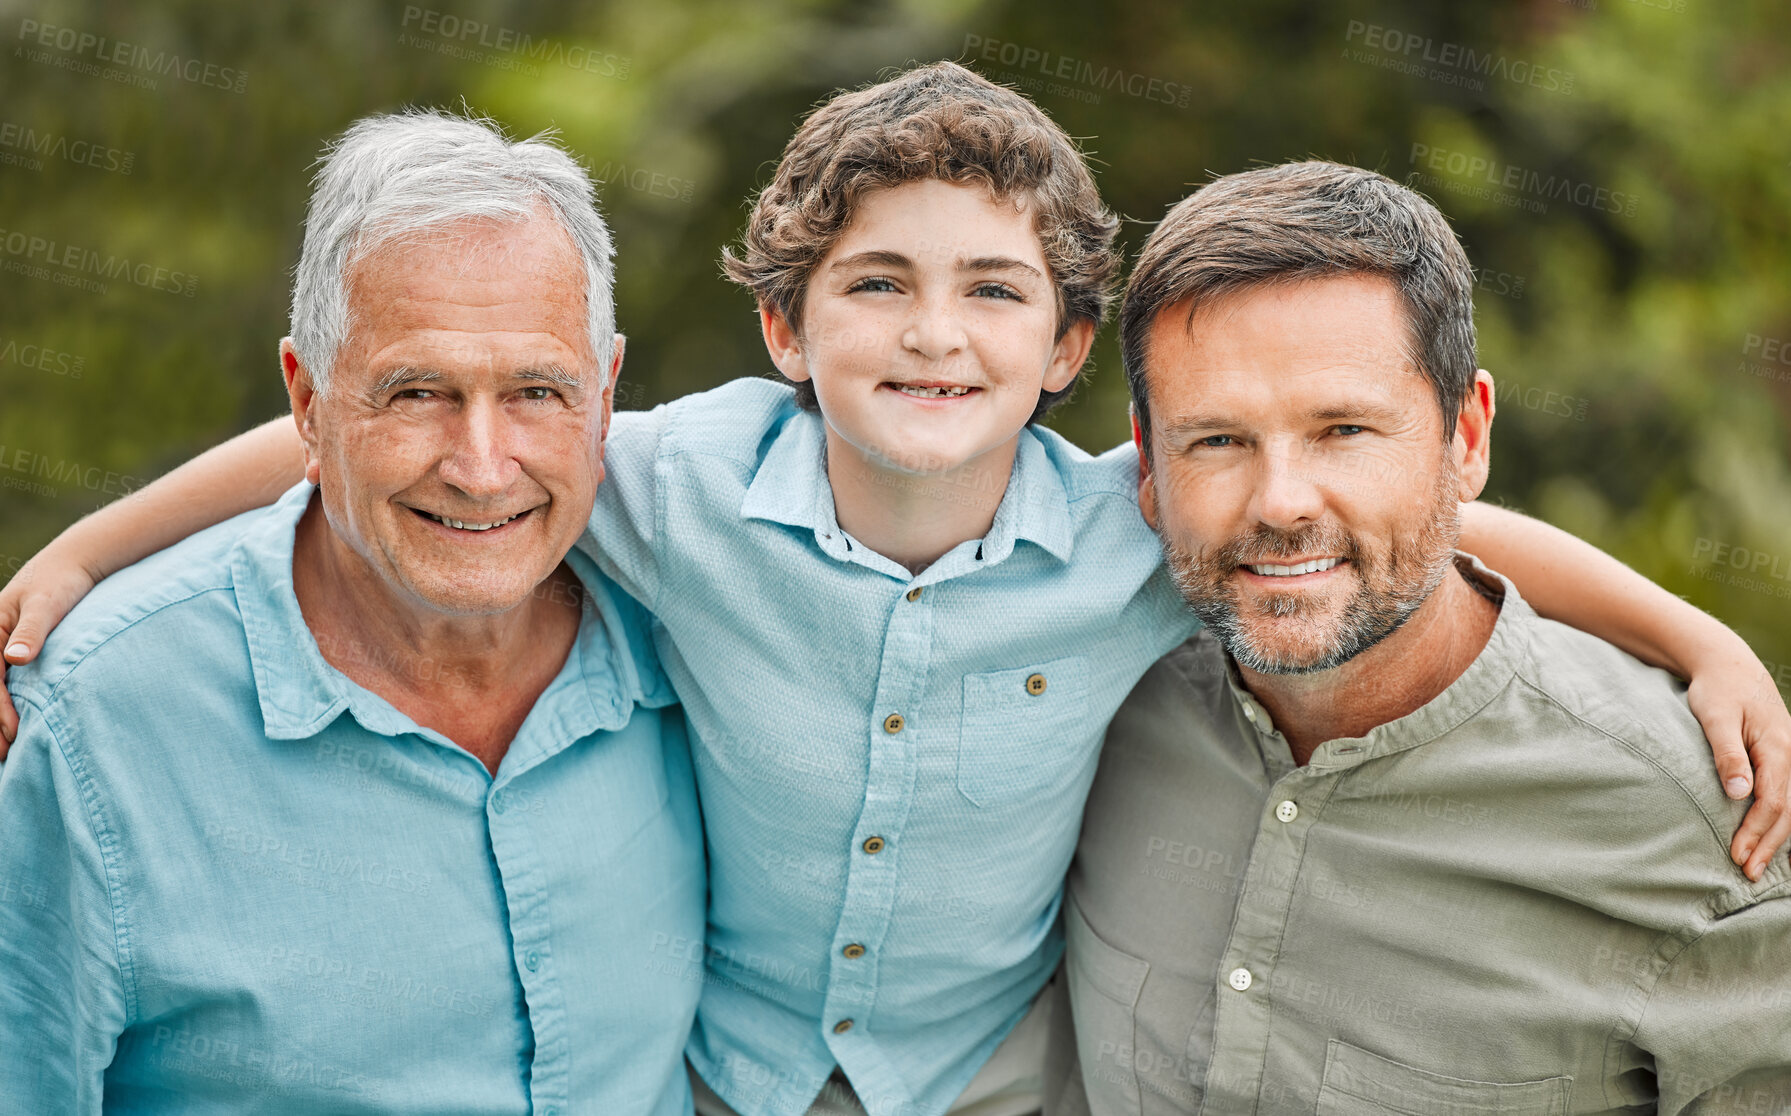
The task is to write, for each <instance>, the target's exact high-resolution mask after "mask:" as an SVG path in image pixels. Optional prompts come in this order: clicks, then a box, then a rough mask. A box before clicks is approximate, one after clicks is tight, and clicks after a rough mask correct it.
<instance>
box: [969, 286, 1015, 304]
mask: <svg viewBox="0 0 1791 1116" xmlns="http://www.w3.org/2000/svg"><path fill="white" fill-rule="evenodd" d="M976 293H977V294H978V295H979V296H982V295H989V296H993V297H995V298H1011V299H1013V300H1014V301H1015V302H1025V301H1026V299H1025V298H1024V297H1023V296H1022V295H1021V294H1020V292H1019V291H1016V290H1014V289H1013V288H1012V287H1010V286H1008V285H1007V284H1005V283H981V284H978V286H977V288H976Z"/></svg>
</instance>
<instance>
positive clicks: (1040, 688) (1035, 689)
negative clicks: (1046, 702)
mask: <svg viewBox="0 0 1791 1116" xmlns="http://www.w3.org/2000/svg"><path fill="white" fill-rule="evenodd" d="M1026 692H1027V693H1029V694H1031V695H1032V696H1033V697H1038V696H1039V695H1040V694H1042V693H1044V692H1045V676H1044V675H1042V674H1035V675H1033V676H1032V677H1031V678H1028V679H1027V680H1026Z"/></svg>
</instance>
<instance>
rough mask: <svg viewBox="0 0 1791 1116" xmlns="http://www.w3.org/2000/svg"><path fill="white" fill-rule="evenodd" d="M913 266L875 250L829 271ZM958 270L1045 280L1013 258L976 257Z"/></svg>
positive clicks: (963, 262) (842, 260)
mask: <svg viewBox="0 0 1791 1116" xmlns="http://www.w3.org/2000/svg"><path fill="white" fill-rule="evenodd" d="M913 266H914V261H913V260H911V259H909V258H908V257H907V256H904V255H902V254H901V253H900V252H892V251H890V250H888V249H887V248H873V249H871V250H869V251H865V252H854V253H853V254H852V255H850V256H842V257H841V258H839V259H837V260H835V261H833V262H832V263H831V264H829V265H828V266H827V270H829V271H835V270H844V269H847V268H854V267H894V268H911V267H913ZM958 270H959V271H965V272H989V271H1023V272H1026V273H1027V274H1029V275H1032V276H1035V277H1037V278H1040V279H1043V278H1044V273H1043V272H1041V271H1040V270H1039V269H1038V268H1036V267H1033V266H1032V265H1031V264H1029V263H1027V262H1026V261H1025V260H1021V259H1015V258H1014V257H1013V256H976V257H974V258H972V259H968V260H961V261H959V263H958Z"/></svg>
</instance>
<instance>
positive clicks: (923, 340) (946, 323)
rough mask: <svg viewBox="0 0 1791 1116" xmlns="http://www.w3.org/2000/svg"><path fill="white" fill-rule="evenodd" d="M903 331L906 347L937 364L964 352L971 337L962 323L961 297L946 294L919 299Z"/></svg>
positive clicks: (903, 340)
mask: <svg viewBox="0 0 1791 1116" xmlns="http://www.w3.org/2000/svg"><path fill="white" fill-rule="evenodd" d="M912 305H913V310H912V312H911V314H910V316H909V318H908V324H907V328H906V329H904V330H903V331H902V347H903V348H904V349H907V350H908V351H910V352H913V353H917V354H919V355H920V356H921V357H923V358H925V359H926V360H928V361H931V362H934V363H937V362H939V361H942V360H945V359H946V358H947V357H950V356H953V355H955V354H957V353H961V352H963V351H964V348H965V347H966V346H967V345H968V344H969V341H970V339H969V336H968V335H967V334H966V333H965V332H964V326H963V323H962V322H960V321H959V320H958V315H957V298H956V296H955V295H954V294H951V293H945V294H937V295H930V296H927V297H923V298H916V299H915V300H914V302H913V304H912Z"/></svg>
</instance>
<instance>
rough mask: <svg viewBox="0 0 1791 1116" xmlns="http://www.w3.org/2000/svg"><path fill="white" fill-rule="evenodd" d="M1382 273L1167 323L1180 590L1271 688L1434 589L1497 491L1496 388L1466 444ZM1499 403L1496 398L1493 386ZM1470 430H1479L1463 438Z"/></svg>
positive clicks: (1162, 483)
mask: <svg viewBox="0 0 1791 1116" xmlns="http://www.w3.org/2000/svg"><path fill="white" fill-rule="evenodd" d="M1407 337H1408V328H1407V324H1406V315H1405V311H1404V309H1403V307H1402V305H1401V301H1400V298H1399V293H1398V290H1397V289H1396V288H1395V287H1394V286H1393V284H1392V283H1391V282H1389V281H1387V280H1385V279H1382V278H1379V277H1374V276H1359V275H1352V276H1339V277H1328V278H1322V279H1312V280H1302V281H1296V282H1288V283H1278V284H1272V285H1268V286H1262V287H1257V288H1252V289H1246V290H1244V291H1241V292H1239V293H1236V294H1233V295H1231V296H1228V297H1225V298H1222V299H1220V300H1218V301H1216V302H1212V303H1209V304H1207V305H1204V306H1203V307H1202V308H1201V309H1200V310H1199V312H1197V313H1196V314H1195V316H1194V319H1193V322H1192V323H1191V325H1190V323H1189V321H1188V317H1187V306H1186V304H1183V305H1180V306H1171V307H1169V308H1168V309H1166V310H1165V311H1164V312H1163V313H1161V314H1159V315H1158V316H1157V318H1156V320H1155V321H1154V322H1153V323H1152V326H1151V333H1150V339H1149V348H1148V351H1149V360H1150V369H1151V372H1150V397H1151V427H1152V439H1153V447H1152V455H1151V459H1150V460H1149V461H1148V462H1147V463H1145V465H1144V472H1143V474H1142V477H1141V484H1140V490H1139V503H1140V506H1141V507H1142V508H1143V511H1144V515H1145V518H1146V520H1147V521H1148V522H1149V523H1150V524H1151V526H1152V527H1154V528H1156V529H1157V532H1158V534H1159V535H1160V536H1161V538H1162V539H1163V543H1164V549H1165V553H1166V554H1167V556H1168V561H1169V564H1170V568H1171V571H1172V572H1173V573H1174V574H1175V577H1176V581H1177V584H1178V586H1179V587H1180V588H1181V590H1182V593H1183V594H1184V595H1185V596H1186V597H1187V598H1188V600H1189V603H1190V605H1191V606H1192V607H1193V609H1194V611H1195V612H1196V614H1198V615H1199V616H1200V617H1201V619H1202V620H1204V621H1205V622H1206V623H1207V625H1208V626H1209V627H1210V628H1212V629H1213V631H1214V634H1215V635H1217V636H1218V637H1219V638H1220V639H1221V640H1222V641H1223V642H1224V643H1225V644H1226V647H1227V649H1228V650H1229V651H1230V652H1231V653H1232V656H1233V657H1234V658H1236V659H1237V660H1238V662H1239V663H1241V664H1243V665H1244V666H1246V667H1249V668H1250V669H1253V670H1256V671H1259V672H1261V673H1303V672H1308V671H1315V670H1326V669H1330V668H1331V667H1335V666H1337V665H1339V664H1341V663H1343V662H1346V661H1348V660H1349V659H1350V658H1352V657H1354V656H1355V655H1356V654H1359V653H1360V652H1362V651H1364V650H1366V649H1367V648H1369V647H1371V646H1373V645H1374V644H1376V643H1378V642H1379V641H1380V640H1382V639H1384V638H1386V636H1388V635H1389V634H1391V633H1392V632H1393V631H1394V630H1396V629H1397V628H1398V627H1399V625H1400V624H1401V623H1403V622H1404V620H1405V619H1406V618H1407V617H1408V616H1410V615H1411V613H1412V612H1413V611H1415V610H1416V609H1417V607H1418V606H1419V605H1421V604H1422V603H1423V602H1424V600H1425V598H1427V597H1428V596H1429V595H1430V593H1431V592H1432V591H1433V590H1434V589H1435V588H1436V586H1437V584H1438V582H1439V581H1440V579H1441V577H1442V575H1443V573H1444V571H1445V570H1446V569H1447V568H1448V565H1449V555H1450V551H1451V549H1452V548H1453V547H1454V545H1455V542H1456V539H1457V537H1458V533H1459V511H1460V507H1459V501H1461V500H1467V499H1473V498H1474V497H1475V496H1476V495H1478V493H1479V491H1480V487H1481V485H1482V484H1483V483H1484V481H1485V476H1486V459H1485V440H1484V437H1478V436H1477V434H1481V433H1483V432H1484V428H1485V423H1487V422H1490V420H1491V390H1490V389H1491V380H1490V378H1488V377H1487V376H1486V374H1485V373H1484V372H1482V373H1480V374H1479V381H1480V382H1477V383H1476V385H1475V391H1474V393H1473V394H1472V397H1471V398H1470V400H1469V405H1468V406H1466V407H1464V408H1463V411H1462V415H1463V416H1464V417H1463V418H1461V419H1458V424H1461V425H1460V428H1459V429H1458V432H1457V433H1456V435H1455V437H1454V438H1453V439H1452V440H1451V441H1449V442H1444V440H1443V419H1442V414H1441V411H1440V409H1439V408H1438V406H1437V402H1436V396H1435V394H1434V392H1433V390H1432V388H1431V386H1430V383H1429V381H1427V380H1426V379H1425V378H1424V377H1423V376H1422V375H1421V374H1420V373H1419V371H1418V370H1417V369H1416V367H1415V366H1414V365H1413V364H1412V362H1411V360H1410V358H1409V356H1408V354H1407ZM1482 389H1484V390H1482ZM1464 419H1465V424H1464Z"/></svg>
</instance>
